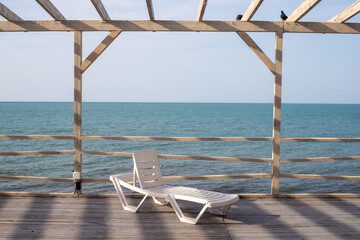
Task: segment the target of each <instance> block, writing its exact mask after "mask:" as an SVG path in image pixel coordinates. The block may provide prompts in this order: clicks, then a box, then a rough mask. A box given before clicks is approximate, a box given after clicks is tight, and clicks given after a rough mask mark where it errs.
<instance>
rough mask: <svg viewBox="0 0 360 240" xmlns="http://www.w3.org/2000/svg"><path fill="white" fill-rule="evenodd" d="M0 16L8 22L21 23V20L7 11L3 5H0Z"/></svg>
mask: <svg viewBox="0 0 360 240" xmlns="http://www.w3.org/2000/svg"><path fill="white" fill-rule="evenodd" d="M0 15H1V16H3V17H4V18H6V19H7V20H9V21H22V18H21V17H19V16H18V15H16V14H15V13H14V12H13V11H11V10H10V9H8V8H7V7H6V6H5V5H4V4H2V3H0Z"/></svg>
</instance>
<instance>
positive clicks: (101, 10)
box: [91, 0, 111, 21]
mask: <svg viewBox="0 0 360 240" xmlns="http://www.w3.org/2000/svg"><path fill="white" fill-rule="evenodd" d="M91 2H92V4H93V5H94V7H95V9H96V11H97V12H98V13H99V15H100V17H101V19H102V20H104V21H110V20H111V19H110V17H109V15H108V13H107V11H106V9H105V7H104V5H103V3H102V2H101V0H91Z"/></svg>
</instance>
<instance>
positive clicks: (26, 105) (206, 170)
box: [0, 101, 360, 193]
mask: <svg viewBox="0 0 360 240" xmlns="http://www.w3.org/2000/svg"><path fill="white" fill-rule="evenodd" d="M272 111H273V104H272V103H190V102H188V103H184V102H171V103H168V102H146V103H143V102H84V103H83V130H82V134H83V135H88V136H95V135H96V136H166V137H169V136H174V137H271V136H272V125H273V122H272V117H273V116H272V115H273V112H272ZM73 115H74V113H73V102H22V101H20V102H13V101H9V102H0V116H1V117H0V134H1V135H73V128H74V127H73ZM359 120H360V104H356V103H354V104H344V103H331V104H327V103H314V104H311V103H283V105H282V126H281V137H334V138H359V137H360V121H359ZM0 141H1V144H0V151H1V152H10V151H49V150H72V149H73V141H72V140H19V139H17V140H9V139H2V140H0ZM141 149H154V150H156V151H157V152H158V153H159V154H175V155H200V156H224V157H249V158H271V153H272V143H271V142H269V141H263V142H261V141H259V142H166V141H94V140H83V150H84V151H114V152H134V151H137V150H141ZM346 156H360V143H359V142H355V143H324V142H322V143H290V142H283V143H281V158H304V157H346ZM0 161H1V164H2V168H1V170H0V171H1V173H0V175H11V176H39V177H61V178H70V177H71V176H72V175H71V174H72V173H71V172H72V170H73V156H62V155H58V156H1V157H0ZM159 161H160V164H161V168H162V172H163V175H164V176H180V175H183V176H189V175H212V174H245V173H271V164H269V163H255V162H222V161H221V162H217V161H199V160H178V159H160V160H159ZM131 170H132V160H131V158H128V157H114V156H95V155H83V178H108V177H109V176H110V175H112V174H116V173H121V172H127V171H131ZM359 170H360V161H330V162H309V163H281V165H280V172H281V173H299V174H300V173H301V174H320V175H346V176H359V172H360V171H359ZM168 184H170V185H177V184H181V185H186V186H201V187H202V188H204V189H209V190H216V191H222V192H236V193H270V185H271V179H235V180H234V179H233V180H206V181H203V180H202V181H182V182H168ZM0 189H1V191H26V192H28V191H29V192H72V190H73V184H72V183H56V182H50V183H49V182H31V181H7V180H0ZM83 192H84V193H114V189H113V186H112V184H111V183H91V184H86V183H84V184H83ZM314 192H317V193H332V192H353V193H360V185H359V182H358V181H342V180H331V181H325V180H309V179H286V178H281V179H280V193H314Z"/></svg>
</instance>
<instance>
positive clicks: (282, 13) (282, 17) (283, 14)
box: [280, 11, 288, 21]
mask: <svg viewBox="0 0 360 240" xmlns="http://www.w3.org/2000/svg"><path fill="white" fill-rule="evenodd" d="M280 18H281V19H282V20H283V21H285V20H286V19H287V18H288V17H287V16H286V14H285V13H284V11H281V15H280Z"/></svg>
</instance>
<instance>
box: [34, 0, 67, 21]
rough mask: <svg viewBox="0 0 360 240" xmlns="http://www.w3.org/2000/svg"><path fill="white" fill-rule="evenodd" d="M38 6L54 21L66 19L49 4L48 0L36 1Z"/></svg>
mask: <svg viewBox="0 0 360 240" xmlns="http://www.w3.org/2000/svg"><path fill="white" fill-rule="evenodd" d="M36 1H37V2H38V4H39V5H40V6H41V7H42V8H43V9H44V10H45V11H46V12H47V13H48V14H49V15H50V16H51V17H52V18H54V19H55V20H58V21H63V20H66V18H65V17H64V16H63V15H62V14H61V12H59V10H58V9H57V8H56V7H55V6H54V5H53V4H52V3H51V2H50V0H36Z"/></svg>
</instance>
